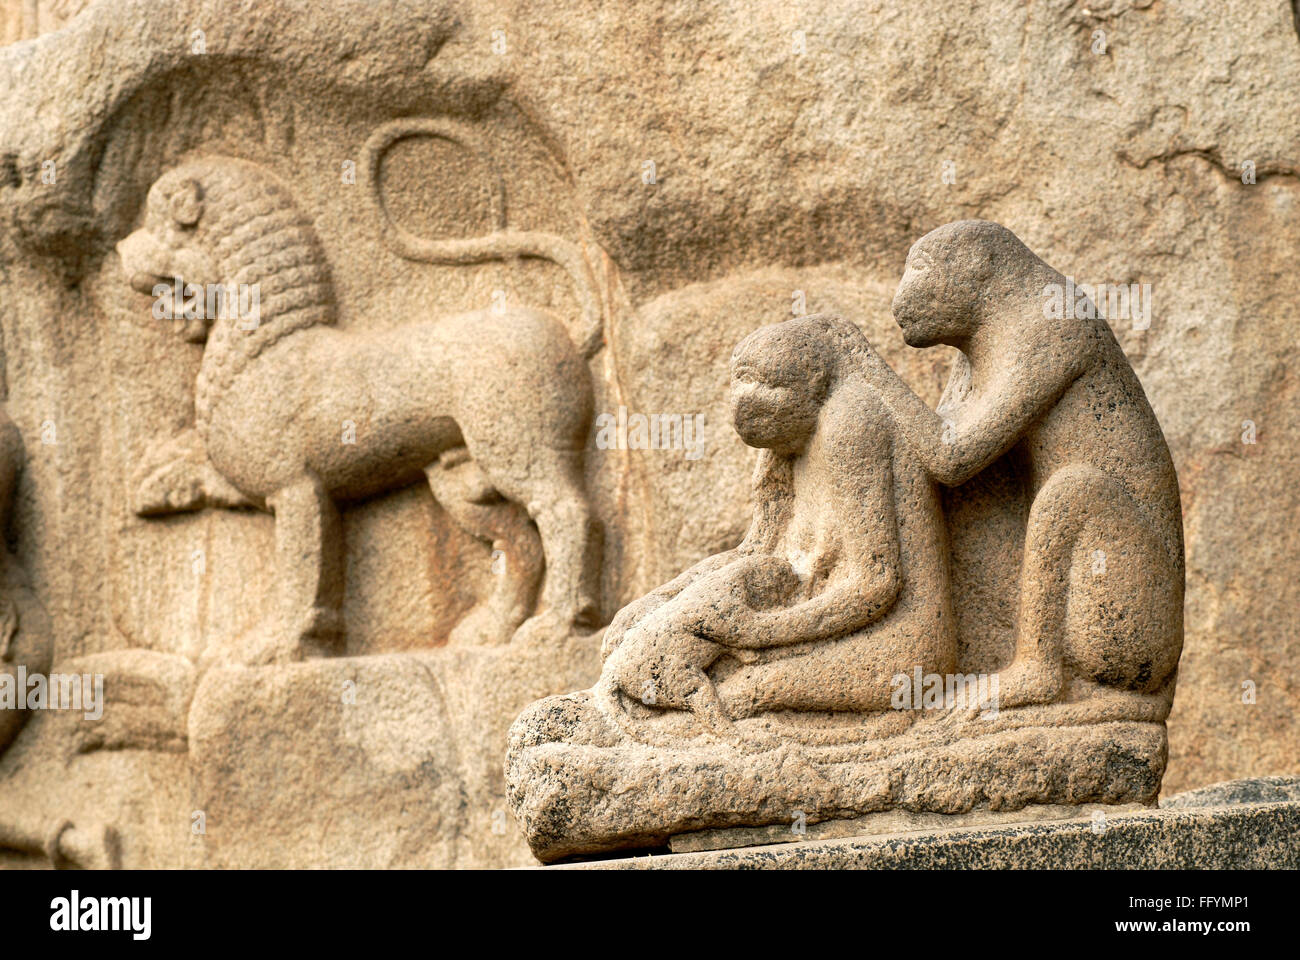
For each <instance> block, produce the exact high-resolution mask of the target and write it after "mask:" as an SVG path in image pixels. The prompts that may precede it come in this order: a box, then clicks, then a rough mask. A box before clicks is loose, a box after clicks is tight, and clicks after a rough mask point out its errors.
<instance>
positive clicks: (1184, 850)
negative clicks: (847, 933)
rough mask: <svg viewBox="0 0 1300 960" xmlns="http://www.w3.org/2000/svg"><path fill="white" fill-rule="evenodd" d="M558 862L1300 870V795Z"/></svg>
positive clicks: (597, 866) (589, 866) (693, 866)
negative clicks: (1098, 816)
mask: <svg viewBox="0 0 1300 960" xmlns="http://www.w3.org/2000/svg"><path fill="white" fill-rule="evenodd" d="M546 869H550V870H565V869H583V870H1282V869H1290V870H1295V869H1300V801H1285V802H1280V803H1249V804H1236V805H1232V806H1221V807H1200V808H1187V809H1182V808H1179V809H1160V810H1149V811H1144V812H1132V813H1122V814H1107V815H1106V818H1105V820H1104V821H1101V822H1099V821H1098V820H1097V819H1093V818H1091V817H1087V818H1077V819H1073V820H1065V821H1052V822H1039V823H1019V824H1005V825H1001V826H985V827H955V828H950V829H935V828H931V829H928V830H922V831H918V832H913V833H898V834H894V835H888V836H873V837H853V838H841V839H828V840H809V841H804V842H799V843H779V844H772V845H768V846H757V847H746V848H743V849H731V850H711V851H699V852H693V853H676V854H664V855H657V856H642V857H628V858H620V859H611V860H599V861H592V862H588V863H576V864H567V865H563V866H557V867H548V868H546Z"/></svg>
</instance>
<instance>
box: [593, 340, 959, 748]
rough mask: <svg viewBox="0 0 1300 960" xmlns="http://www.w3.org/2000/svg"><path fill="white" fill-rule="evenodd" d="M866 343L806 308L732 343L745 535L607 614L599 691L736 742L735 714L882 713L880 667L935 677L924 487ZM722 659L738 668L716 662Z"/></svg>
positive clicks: (928, 493)
mask: <svg viewBox="0 0 1300 960" xmlns="http://www.w3.org/2000/svg"><path fill="white" fill-rule="evenodd" d="M870 353H871V348H870V346H869V345H868V344H867V342H866V339H865V338H864V337H863V336H862V334H861V332H860V331H859V330H858V329H857V328H856V327H855V326H853V325H852V324H851V323H847V322H845V321H842V320H839V319H837V318H830V317H822V316H810V317H803V318H799V319H796V320H789V321H786V322H784V323H780V324H775V325H772V326H768V327H764V328H762V329H760V330H758V331H756V332H755V333H753V334H751V335H750V336H749V337H747V338H746V339H745V340H744V341H742V342H741V344H740V345H739V346H738V347H737V348H736V350H735V353H734V354H733V356H732V361H731V376H732V384H731V401H732V414H733V421H734V424H735V427H736V430H737V432H738V433H739V434H740V437H741V439H743V440H744V441H745V442H746V443H747V444H749V445H750V446H753V447H758V448H760V449H761V451H762V452H761V453H760V454H759V460H758V465H757V470H756V473H755V485H754V519H753V523H752V525H751V527H750V530H749V533H748V535H747V536H746V537H745V539H744V541H743V542H742V543H741V544H740V546H738V547H737V548H735V549H734V550H730V551H727V552H725V553H721V554H718V555H716V556H713V557H709V558H708V559H706V560H704V561H702V562H701V563H699V564H697V565H696V566H695V567H693V568H691V569H690V570H688V571H686V572H685V573H683V574H682V575H681V576H679V577H677V578H676V579H675V580H673V581H672V582H671V583H668V584H666V585H665V586H663V587H660V588H659V589H658V590H655V591H654V592H652V593H651V594H649V595H648V596H646V597H644V598H642V599H641V600H639V601H637V602H635V603H633V604H631V605H629V606H628V607H626V608H624V609H623V610H622V611H621V612H620V613H619V615H618V616H617V617H615V618H614V621H613V623H612V624H611V625H610V627H609V629H608V631H607V633H606V639H605V652H606V660H605V665H604V669H603V671H602V676H601V681H600V684H599V685H598V688H597V689H598V691H603V693H604V694H605V695H607V696H612V695H617V694H618V693H620V692H621V693H622V694H623V695H625V696H627V697H630V698H632V699H633V700H639V701H641V702H643V703H646V704H648V705H653V706H655V707H657V708H669V709H678V710H691V711H693V712H694V714H695V715H696V716H697V717H698V718H699V719H700V721H701V722H702V723H703V724H704V726H705V727H706V728H707V729H709V730H711V731H712V732H713V733H715V734H717V735H720V736H723V737H726V738H732V739H735V731H734V727H733V726H732V720H733V719H735V718H739V717H742V716H746V715H752V714H754V713H759V712H764V711H769V710H781V709H794V710H845V711H876V710H884V709H887V708H888V707H889V706H890V692H891V685H890V680H891V678H892V677H893V676H894V675H895V674H897V673H900V672H908V671H911V670H913V669H914V668H915V667H916V666H920V667H921V668H922V669H923V671H925V672H939V673H947V672H949V671H951V669H952V668H953V663H954V658H955V636H954V627H953V617H952V611H951V606H950V603H949V598H948V567H947V547H946V538H945V534H944V530H943V523H942V517H941V514H940V509H939V505H938V500H937V496H936V491H935V488H934V487H933V485H932V483H931V481H930V480H929V479H928V477H927V476H926V474H925V471H924V470H923V468H922V467H921V465H920V464H919V462H918V461H916V460H915V459H914V458H913V457H912V455H911V454H910V452H909V450H908V448H907V447H906V445H904V444H903V443H901V442H900V440H899V439H898V438H897V437H896V431H895V428H894V423H893V417H892V415H891V414H890V413H889V412H888V410H887V408H886V407H885V406H884V404H883V403H882V402H881V400H880V398H879V396H878V394H877V391H876V390H875V389H874V387H873V386H872V384H871V383H870V382H869V377H870V374H869V373H868V369H869V367H868V365H867V364H866V363H865V362H864V358H865V357H866V356H867V355H869V354H870ZM726 657H730V658H731V659H732V660H733V661H738V662H739V663H741V664H744V666H737V664H736V663H732V664H730V665H729V666H730V667H731V670H730V672H728V671H727V670H725V669H721V667H722V665H721V664H719V663H718V661H720V660H722V659H723V658H726ZM715 664H718V666H719V668H720V669H719V670H718V671H716V672H717V673H718V674H720V675H722V676H721V678H720V679H719V678H718V677H715V676H712V675H711V674H710V672H709V671H710V668H711V667H713V666H714V665H715ZM715 679H718V680H719V682H718V684H717V685H716V686H715Z"/></svg>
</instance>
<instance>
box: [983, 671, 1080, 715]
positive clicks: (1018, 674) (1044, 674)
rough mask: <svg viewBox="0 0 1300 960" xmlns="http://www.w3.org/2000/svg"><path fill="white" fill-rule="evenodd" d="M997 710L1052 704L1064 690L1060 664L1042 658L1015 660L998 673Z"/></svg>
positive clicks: (1063, 676) (1062, 672)
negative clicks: (1047, 661)
mask: <svg viewBox="0 0 1300 960" xmlns="http://www.w3.org/2000/svg"><path fill="white" fill-rule="evenodd" d="M997 679H998V692H997V703H996V704H995V706H996V707H997V709H999V710H1002V709H1007V708H1010V707H1023V706H1028V705H1029V704H1035V703H1054V702H1056V701H1057V700H1059V699H1061V694H1062V693H1064V691H1065V675H1064V671H1063V670H1062V669H1061V666H1060V665H1059V664H1057V665H1052V664H1049V663H1046V662H1044V661H1042V660H1016V661H1014V662H1013V663H1011V664H1010V665H1009V666H1007V667H1004V668H1003V669H1001V670H999V671H998V672H997Z"/></svg>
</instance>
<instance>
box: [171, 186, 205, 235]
mask: <svg viewBox="0 0 1300 960" xmlns="http://www.w3.org/2000/svg"><path fill="white" fill-rule="evenodd" d="M171 215H172V219H173V220H175V221H176V222H177V223H178V224H180V225H181V226H182V227H192V226H194V225H195V224H196V223H198V222H199V217H201V216H202V215H203V187H202V186H201V185H200V184H199V182H198V181H197V180H186V181H185V182H184V183H182V184H181V185H180V186H179V187H177V188H176V192H175V193H173V194H172V199H171Z"/></svg>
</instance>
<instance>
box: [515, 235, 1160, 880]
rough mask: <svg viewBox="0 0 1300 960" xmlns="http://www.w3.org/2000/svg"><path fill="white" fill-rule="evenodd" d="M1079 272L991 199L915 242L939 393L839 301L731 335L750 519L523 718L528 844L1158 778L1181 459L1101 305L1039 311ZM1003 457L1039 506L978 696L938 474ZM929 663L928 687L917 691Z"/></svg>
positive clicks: (953, 475)
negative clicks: (938, 354) (910, 688)
mask: <svg viewBox="0 0 1300 960" xmlns="http://www.w3.org/2000/svg"><path fill="white" fill-rule="evenodd" d="M1063 279H1064V278H1062V277H1061V276H1060V275H1059V274H1057V273H1056V272H1055V271H1054V270H1052V269H1051V268H1050V267H1048V266H1047V265H1046V264H1044V263H1043V262H1042V261H1041V260H1039V259H1038V258H1037V257H1035V256H1034V255H1033V254H1032V253H1030V252H1029V251H1028V249H1027V248H1025V247H1024V245H1023V244H1022V243H1020V241H1019V240H1018V239H1016V238H1015V237H1014V235H1012V234H1011V233H1010V232H1009V231H1007V230H1006V229H1005V228H1003V227H1000V226H997V225H996V224H989V223H982V222H964V223H958V224H951V225H949V226H948V227H945V228H941V229H940V230H938V231H935V232H934V233H933V234H930V235H927V236H926V237H925V238H923V239H922V240H921V241H919V242H918V243H917V244H916V245H915V246H914V247H913V250H912V253H911V254H910V255H909V258H908V263H907V271H906V273H905V275H904V279H903V282H902V284H901V285H900V287H899V290H898V294H897V296H896V298H895V301H894V312H895V317H896V319H897V320H898V322H899V324H900V326H901V327H902V328H903V331H904V334H905V337H906V339H907V342H908V343H910V344H912V345H913V346H929V345H931V344H934V343H949V344H952V345H954V346H957V347H958V348H959V349H960V350H962V351H963V355H962V356H963V358H962V359H961V360H959V362H958V363H957V364H956V365H955V366H954V369H953V371H952V376H951V379H950V382H949V385H948V388H947V390H946V392H945V395H944V399H943V402H942V403H941V404H940V407H939V411H938V412H937V413H936V412H933V411H931V410H930V409H929V408H928V407H926V406H925V404H924V403H923V402H922V401H920V400H919V398H917V397H916V396H915V394H913V393H912V392H911V391H910V390H909V389H908V388H907V387H906V385H905V384H904V383H903V382H902V381H901V380H900V379H899V378H898V377H897V375H895V374H894V372H893V371H892V370H891V369H890V368H889V366H888V365H887V364H886V363H885V362H884V361H883V360H882V359H881V358H880V357H879V356H878V355H877V354H876V353H875V351H874V350H872V349H871V348H870V347H869V345H868V344H867V343H866V341H865V340H864V339H863V338H862V336H861V334H859V333H858V331H857V330H856V329H854V328H853V327H852V326H851V325H848V324H844V323H843V322H841V321H837V320H835V319H831V318H825V317H808V318H801V319H798V320H792V321H787V322H785V323H783V324H778V325H776V326H773V327H768V328H764V329H762V330H760V331H759V332H758V333H756V334H754V335H752V336H751V337H749V338H748V339H747V340H746V341H744V342H743V343H742V344H741V345H740V346H739V347H738V348H737V351H736V353H735V355H734V357H733V371H732V373H733V378H732V407H733V412H734V420H735V426H736V429H737V431H738V432H739V434H740V436H741V438H742V439H743V440H744V441H745V442H746V443H748V444H750V445H751V446H756V447H760V448H762V453H761V454H760V458H759V468H758V472H757V479H756V483H755V497H754V503H755V517H754V523H753V525H752V527H751V530H750V533H749V535H748V536H747V537H746V539H745V541H744V542H743V543H742V544H741V545H740V547H738V548H737V549H736V550H734V551H730V552H727V553H724V554H720V555H718V556H715V557H711V558H709V559H708V560H705V561H703V562H702V563H700V564H699V565H697V566H696V567H695V568H692V570H689V571H687V572H686V573H685V574H683V575H681V576H680V577H678V578H677V579H675V580H674V581H672V582H671V583H669V584H667V585H666V586H664V587H661V588H660V589H658V590H656V591H654V592H652V593H651V594H650V595H648V596H647V597H645V598H643V599H642V600H640V601H637V602H636V603H634V604H632V605H630V606H629V607H627V608H625V609H624V610H623V611H621V612H620V613H619V614H618V616H616V617H615V619H614V621H613V623H612V624H611V626H610V628H609V630H608V632H607V636H606V640H605V645H604V650H605V653H606V659H605V663H604V668H603V670H602V675H601V680H600V682H599V683H598V684H597V685H596V687H595V688H594V689H593V690H592V691H584V692H582V693H577V694H571V695H567V696H564V697H551V698H548V699H546V700H543V701H539V702H538V703H536V704H534V705H533V706H532V707H530V708H529V710H527V711H525V713H524V714H523V715H522V716H521V717H520V718H519V720H517V721H516V723H515V725H514V727H512V730H511V743H510V747H509V752H508V759H507V779H508V784H509V794H510V800H511V804H512V808H513V809H514V811H515V813H516V815H517V816H518V817H519V819H520V821H521V823H522V824H523V826H524V829H525V833H526V834H527V836H528V839H529V842H530V844H531V845H532V847H533V850H534V852H535V853H536V854H537V855H538V856H539V857H541V858H542V859H544V860H553V859H557V858H560V857H563V856H566V855H571V854H576V853H587V852H595V851H600V850H608V849H618V848H627V847H636V846H654V845H659V844H662V843H663V842H665V841H666V840H667V839H668V838H669V837H671V836H673V835H675V834H679V833H683V832H687V831H691V830H696V829H700V828H702V827H712V828H716V827H728V826H738V825H750V826H753V825H763V824H771V823H782V822H785V823H789V822H791V820H792V819H802V820H803V821H806V822H816V821H821V820H833V819H844V818H852V817H859V816H862V815H864V814H870V813H873V812H876V811H882V810H887V809H891V808H895V807H901V808H905V809H909V810H916V811H928V812H935V813H965V812H967V811H970V810H972V809H989V810H1004V809H1010V810H1014V809H1018V808H1020V807H1023V806H1025V805H1027V804H1065V805H1067V808H1068V806H1069V805H1078V804H1083V803H1097V802H1099V803H1106V804H1124V803H1144V804H1149V803H1152V802H1154V799H1155V796H1156V794H1157V792H1158V790H1159V784H1160V778H1161V776H1162V774H1163V768H1164V761H1165V749H1166V747H1165V731H1164V720H1165V717H1166V716H1167V715H1168V711H1169V707H1170V704H1171V702H1172V697H1173V688H1174V679H1175V668H1176V665H1177V662H1178V656H1179V652H1180V649H1181V642H1182V631H1181V600H1182V542H1181V535H1180V531H1179V528H1178V523H1179V509H1178V497H1177V484H1176V478H1175V477H1174V473H1173V467H1172V464H1171V462H1170V459H1169V455H1168V451H1167V449H1166V447H1165V444H1164V439H1163V436H1162V435H1161V433H1160V429H1159V426H1158V425H1157V423H1156V421H1155V417H1154V415H1153V414H1152V412H1151V409H1150V406H1149V405H1148V404H1147V401H1146V398H1145V396H1144V395H1143V393H1142V389H1141V387H1140V385H1139V384H1138V382H1137V379H1136V377H1135V376H1134V375H1133V372H1132V370H1131V368H1130V367H1129V365H1128V362H1127V360H1126V359H1125V358H1124V355H1123V353H1122V352H1121V351H1120V349H1119V347H1118V345H1117V344H1116V342H1115V340H1114V337H1113V335H1112V334H1111V333H1110V331H1109V329H1108V328H1107V326H1106V324H1105V321H1102V320H1093V321H1087V320H1084V321H1079V322H1078V323H1077V324H1075V325H1071V326H1062V322H1061V321H1060V320H1055V319H1051V318H1050V317H1048V316H1047V315H1046V314H1045V312H1044V311H1043V309H1042V303H1043V301H1042V298H1041V291H1042V290H1043V287H1044V285H1045V284H1049V283H1054V282H1059V281H1062V280H1063ZM1008 454H1009V455H1010V457H1009V459H1010V462H1011V463H1012V465H1013V467H1014V469H1015V472H1016V474H1017V475H1018V476H1019V477H1020V480H1021V482H1022V483H1023V485H1024V487H1025V490H1026V492H1027V494H1028V495H1029V497H1030V498H1031V502H1032V508H1031V509H1030V512H1029V518H1028V529H1027V532H1026V537H1025V558H1024V563H1023V570H1022V575H1021V581H1020V585H1019V591H1020V601H1019V602H1020V611H1021V613H1020V620H1019V624H1018V629H1019V633H1018V638H1017V643H1016V650H1015V655H1014V657H1013V658H1012V661H1011V663H1009V664H1004V667H1005V670H1004V671H1003V672H1005V674H1006V677H1007V681H1006V684H1005V686H1004V687H1003V686H1002V685H1001V684H999V683H997V681H998V680H1000V676H999V674H995V675H994V683H993V691H994V693H993V696H992V697H991V698H985V697H984V696H982V697H981V698H980V699H979V700H978V702H973V701H972V700H971V698H970V691H971V690H972V689H973V688H972V687H971V686H970V685H971V684H977V683H978V682H979V681H978V678H976V677H975V676H974V675H973V674H971V675H969V676H966V675H964V674H963V662H962V651H958V650H956V649H954V643H953V633H952V623H951V621H952V611H951V600H950V596H949V589H948V569H947V563H948V559H947V554H946V540H945V528H944V525H943V522H942V515H941V511H940V509H939V501H938V499H937V496H936V489H935V485H936V484H939V483H942V484H949V485H957V484H960V483H962V482H964V481H966V480H967V479H969V478H971V477H972V476H974V475H976V474H977V473H978V472H979V471H981V470H982V469H984V468H986V467H988V466H989V465H990V464H991V463H993V462H994V461H996V460H998V459H1000V458H1002V457H1003V456H1004V455H1008ZM1099 556H1101V557H1110V558H1111V559H1110V561H1109V566H1105V567H1099V566H1098V562H1097V558H1098V557H1099ZM980 655H981V651H971V650H967V651H965V656H966V657H967V658H969V659H978V657H979V656H980ZM954 670H955V671H956V674H957V679H960V680H961V681H962V685H961V686H962V688H964V690H965V692H966V695H965V696H954V686H955V684H954V682H953V681H954V677H953V673H952V671H954ZM944 675H946V679H947V682H946V683H944ZM912 676H916V677H917V678H918V680H919V679H920V678H922V677H938V678H939V687H938V695H937V696H931V695H930V694H927V695H926V696H925V697H921V696H920V690H919V689H918V690H917V691H916V692H917V698H916V699H917V702H912V701H911V699H910V698H907V702H906V703H900V701H899V700H898V699H897V698H896V697H895V694H896V693H897V692H898V691H899V690H900V688H901V687H903V686H906V685H908V684H910V681H911V678H912ZM902 681H906V683H904V682H902ZM917 686H918V687H919V686H920V684H919V683H918V684H917ZM999 688H1001V690H1005V693H1001V692H1000V689H999ZM931 693H933V690H931ZM1027 771H1029V772H1027Z"/></svg>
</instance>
